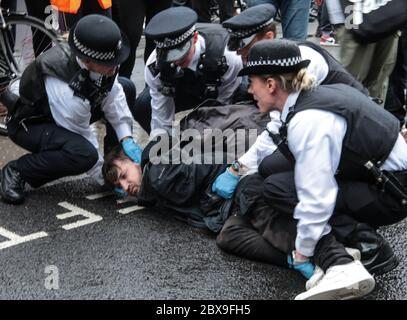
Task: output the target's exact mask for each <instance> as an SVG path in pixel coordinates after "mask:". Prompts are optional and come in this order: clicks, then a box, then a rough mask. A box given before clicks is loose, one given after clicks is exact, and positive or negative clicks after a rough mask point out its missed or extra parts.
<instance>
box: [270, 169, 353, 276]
mask: <svg viewBox="0 0 407 320" xmlns="http://www.w3.org/2000/svg"><path fill="white" fill-rule="evenodd" d="M264 197H265V201H266V203H267V204H268V205H270V207H272V208H273V209H275V210H277V211H278V212H281V213H283V214H287V215H289V216H290V217H293V213H294V209H295V207H296V205H297V203H298V198H297V192H296V188H295V183H294V172H293V171H287V172H281V173H275V174H272V175H271V176H269V177H268V178H267V179H266V180H265V182H264ZM313 259H314V261H316V264H317V265H319V266H320V267H321V268H322V269H323V270H326V269H328V268H329V267H330V266H332V265H337V264H345V263H348V262H351V261H352V257H351V256H350V255H348V254H347V252H346V250H345V247H344V246H343V245H342V244H341V243H339V242H337V241H336V239H335V237H334V235H333V233H330V234H328V235H326V236H324V237H322V238H321V239H320V241H319V242H318V244H317V246H316V248H315V251H314V257H313Z"/></svg>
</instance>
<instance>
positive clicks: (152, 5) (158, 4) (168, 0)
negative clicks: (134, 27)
mask: <svg viewBox="0 0 407 320" xmlns="http://www.w3.org/2000/svg"><path fill="white" fill-rule="evenodd" d="M146 2H147V11H146V22H145V24H146V25H147V24H148V23H149V22H150V20H151V18H152V17H154V16H155V15H156V14H157V13H159V12H160V11H163V10H165V9H168V8H169V7H171V5H172V0H156V1H149V0H146ZM154 49H155V44H154V41H153V40H151V39H146V47H145V48H144V62H146V61H147V59H148V57H149V56H150V54H151V52H153V50H154Z"/></svg>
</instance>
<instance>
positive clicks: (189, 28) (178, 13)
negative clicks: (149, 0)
mask: <svg viewBox="0 0 407 320" xmlns="http://www.w3.org/2000/svg"><path fill="white" fill-rule="evenodd" d="M197 21H198V16H197V14H196V12H195V11H194V10H192V9H190V8H188V7H172V8H169V9H166V10H163V11H161V12H159V13H158V14H156V15H155V16H154V17H153V18H152V19H151V20H150V22H149V23H148V24H147V26H146V29H145V35H146V37H147V38H150V39H152V40H153V41H154V43H155V45H156V48H157V53H159V55H158V56H159V58H160V59H161V60H163V61H166V62H173V61H177V60H180V59H182V58H183V57H184V56H185V55H186V54H187V53H188V51H189V49H190V48H191V45H192V44H191V41H190V39H191V38H192V36H193V35H194V32H195V23H196V22H197Z"/></svg>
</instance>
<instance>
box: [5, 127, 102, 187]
mask: <svg viewBox="0 0 407 320" xmlns="http://www.w3.org/2000/svg"><path fill="white" fill-rule="evenodd" d="M9 126H11V127H12V130H11V132H12V135H10V138H11V139H12V140H13V141H14V142H15V143H16V144H17V145H19V146H20V147H23V148H24V149H26V150H28V151H30V152H32V154H26V155H24V156H22V157H21V158H19V159H18V160H16V162H15V166H14V167H15V169H16V170H17V171H19V172H20V174H21V176H22V178H23V179H24V180H25V181H26V182H27V183H29V184H30V185H31V186H32V187H39V186H41V185H43V184H45V183H48V182H50V181H53V180H56V179H59V178H62V177H66V176H72V175H78V174H82V173H85V172H87V171H88V170H90V169H91V168H92V167H93V166H94V165H95V164H96V162H97V160H98V152H97V150H96V148H95V147H94V146H93V145H92V144H91V143H90V142H89V141H88V140H86V139H85V138H84V137H82V136H81V135H79V134H76V133H73V132H71V131H69V130H66V129H64V128H61V127H58V126H57V125H56V124H53V123H45V124H32V125H30V124H28V125H27V128H28V133H27V132H26V131H25V130H24V129H23V128H22V127H21V126H18V125H17V124H14V123H9Z"/></svg>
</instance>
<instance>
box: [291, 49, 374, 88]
mask: <svg viewBox="0 0 407 320" xmlns="http://www.w3.org/2000/svg"><path fill="white" fill-rule="evenodd" d="M297 44H298V45H299V46H305V47H308V48H311V49H313V50H315V51H316V52H318V53H319V54H320V55H321V56H322V57H323V58H324V59H325V61H326V63H327V64H328V69H329V71H328V74H327V76H326V78H325V79H324V81H322V83H321V84H334V83H344V84H347V85H348V86H351V87H354V88H355V89H357V90H359V91H360V92H362V93H363V94H365V95H369V91H368V90H367V89H366V88H365V87H364V86H363V85H362V84H361V83H360V82H359V81H357V80H356V79H355V78H354V77H353V76H352V75H351V74H350V73H349V72H348V71H347V70H346V69H345V68H344V67H343V65H342V64H341V63H340V62H339V61H338V60H336V59H335V58H334V57H333V56H332V55H331V54H330V53H329V52H328V51H326V50H324V49H322V48H321V47H320V46H318V45H317V44H315V43H313V42H311V41H298V42H297Z"/></svg>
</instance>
